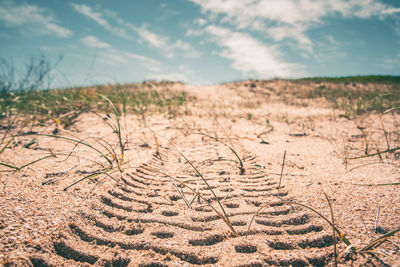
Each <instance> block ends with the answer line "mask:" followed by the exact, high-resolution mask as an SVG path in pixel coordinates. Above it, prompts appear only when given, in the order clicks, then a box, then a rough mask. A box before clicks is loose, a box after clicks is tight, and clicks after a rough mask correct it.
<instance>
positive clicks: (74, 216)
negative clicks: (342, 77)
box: [0, 80, 400, 266]
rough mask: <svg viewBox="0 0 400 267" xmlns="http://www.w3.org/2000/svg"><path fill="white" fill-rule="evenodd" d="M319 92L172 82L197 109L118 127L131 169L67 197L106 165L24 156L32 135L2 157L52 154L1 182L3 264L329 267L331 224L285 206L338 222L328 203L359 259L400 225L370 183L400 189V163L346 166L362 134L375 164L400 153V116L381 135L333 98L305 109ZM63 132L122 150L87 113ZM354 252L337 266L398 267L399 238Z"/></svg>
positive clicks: (73, 156)
mask: <svg viewBox="0 0 400 267" xmlns="http://www.w3.org/2000/svg"><path fill="white" fill-rule="evenodd" d="M252 84H254V85H252ZM322 85H323V84H322ZM159 86H160V90H162V85H159ZM317 86H321V84H320V83H319V84H317V83H310V82H308V83H294V82H289V81H279V80H276V81H268V82H263V81H259V82H252V81H248V82H237V83H229V84H222V85H215V86H191V85H182V84H174V85H172V88H170V90H185V91H187V92H188V94H190V95H193V96H196V101H195V102H190V103H187V104H186V106H184V107H183V108H181V109H180V112H179V113H178V114H176V115H175V116H169V115H165V114H164V115H163V114H148V115H147V116H146V117H145V121H144V120H143V119H142V118H141V117H138V116H135V115H133V114H130V115H127V116H126V117H125V118H121V123H122V126H123V134H124V140H128V146H127V151H126V152H125V155H124V159H125V163H124V164H123V165H122V166H121V167H120V168H119V169H118V168H116V169H114V170H112V171H111V172H109V175H103V176H97V177H94V178H91V179H86V180H84V181H82V182H80V183H78V184H76V185H74V186H72V187H70V188H69V189H68V190H63V189H64V188H66V187H67V186H69V185H72V184H73V183H74V182H76V181H78V180H79V179H81V178H84V177H85V176H87V175H88V173H90V172H93V171H96V170H98V169H100V168H102V167H101V166H107V163H106V162H105V160H104V159H102V158H101V157H100V156H99V154H98V153H96V152H94V151H93V150H91V149H90V148H88V147H85V146H77V147H75V146H74V144H71V143H68V142H65V141H63V140H60V139H54V138H47V137H44V136H41V137H39V138H38V140H37V142H36V143H35V144H34V145H32V146H31V147H29V148H24V147H23V144H24V142H26V141H27V140H29V138H30V137H29V136H25V137H19V138H18V140H16V141H17V143H16V144H15V145H13V146H12V147H11V148H10V149H6V150H5V151H4V153H2V154H0V161H1V162H7V163H13V164H15V165H16V166H22V165H24V164H25V163H27V162H29V161H32V160H33V159H38V158H40V157H43V156H45V155H49V153H50V152H52V153H54V154H55V155H57V157H55V158H48V159H46V160H43V161H40V162H37V163H36V164H33V165H30V166H28V167H26V168H24V169H22V170H20V171H16V172H1V173H0V196H1V202H0V262H1V264H3V265H5V266H91V265H94V266H182V265H219V266H268V265H294V266H308V265H315V266H324V265H332V264H333V261H334V239H333V237H332V228H331V227H330V225H329V224H328V223H327V222H326V221H324V220H323V219H322V218H321V217H319V216H318V215H316V214H315V213H314V212H313V211H311V210H309V209H307V208H305V207H302V206H299V205H295V204H290V203H289V202H290V201H292V202H293V201H294V202H296V203H302V204H305V205H308V206H311V207H313V208H314V209H315V210H317V211H318V212H320V213H321V214H323V215H324V216H326V217H327V218H329V219H331V214H330V208H329V205H328V202H327V201H326V198H325V196H324V192H325V193H326V195H327V196H328V197H329V199H330V201H331V204H332V208H333V212H334V218H335V225H336V226H337V228H338V229H340V230H341V231H342V232H343V233H344V234H345V235H346V236H347V238H348V239H349V240H350V241H351V243H352V244H353V246H354V247H355V248H356V249H357V250H359V249H361V248H362V247H363V246H365V245H367V244H368V243H369V242H371V241H372V240H374V239H376V238H377V237H379V236H381V235H382V234H384V233H388V232H390V231H391V230H394V229H396V228H398V227H399V222H400V193H399V185H386V186H384V185H381V186H371V185H376V184H390V183H399V182H400V176H399V173H400V171H399V163H400V161H399V153H397V154H396V153H384V154H382V155H381V157H382V158H380V157H379V155H376V156H373V157H368V158H361V159H356V160H348V161H346V160H345V157H346V155H347V157H355V156H360V155H364V151H365V140H364V141H363V139H364V138H363V135H362V133H361V131H360V130H359V129H358V128H357V124H358V125H359V126H361V127H363V128H364V129H365V130H364V131H365V132H367V133H368V140H367V141H368V143H369V145H370V147H369V152H370V153H375V152H376V151H377V148H378V149H379V151H384V150H385V148H386V147H387V142H386V138H385V131H386V132H387V133H390V135H388V140H389V141H390V144H389V145H390V147H398V146H399V144H400V140H399V127H400V118H399V114H396V113H395V112H388V113H387V114H384V115H382V116H381V119H382V122H383V126H384V129H385V131H383V127H382V123H381V120H380V119H379V116H378V115H376V114H369V115H363V116H359V117H357V118H356V119H355V120H356V121H352V120H349V119H347V118H345V117H344V116H343V114H344V111H341V110H335V109H332V108H330V105H329V103H328V102H327V101H325V100H324V99H320V98H317V99H299V98H298V97H296V96H295V94H294V93H293V92H303V93H306V92H307V91H308V90H310V89H312V88H315V87H317ZM329 86H343V85H341V84H338V85H329ZM352 86H355V87H357V86H358V87H360V88H364V89H365V90H368V89H369V87H368V86H369V85H364V84H354V85H352ZM383 86H384V85H383ZM355 122H356V123H355ZM54 127H55V126H54V124H51V123H50V124H49V126H47V127H34V128H33V129H30V130H32V131H37V132H40V133H51V132H52V131H53V130H54ZM4 131H5V130H4V129H3V130H1V132H0V133H1V134H4ZM58 135H60V136H74V137H75V138H79V139H80V138H82V139H83V138H88V137H91V138H92V139H85V140H87V142H91V143H93V144H96V145H97V146H98V147H99V144H98V143H96V142H95V139H94V138H102V140H105V141H107V142H108V143H110V144H113V145H115V146H117V141H118V140H117V139H116V137H115V134H113V132H112V130H111V129H110V128H109V127H108V126H107V125H106V124H105V123H103V122H102V120H101V119H100V118H99V117H98V116H96V115H94V114H83V115H81V116H80V117H79V119H78V122H77V123H75V124H74V125H73V126H72V127H71V128H70V129H68V130H65V129H59V133H58ZM215 137H217V139H215ZM97 140H100V139H97ZM18 142H20V144H19V143H18ZM116 149H117V148H116ZM231 149H233V150H234V151H235V152H236V153H237V155H238V156H239V157H240V159H241V160H242V164H243V166H242V167H241V166H240V162H239V161H238V159H237V157H236V156H235V154H234V153H233V152H232V150H231ZM103 150H104V149H103ZM178 151H180V152H181V153H182V154H183V155H185V156H186V157H187V158H188V159H189V160H190V162H191V163H192V164H193V165H194V166H195V167H196V168H197V170H198V171H199V172H200V173H201V175H202V176H203V177H204V179H206V180H207V182H208V184H209V186H210V187H211V188H212V189H213V191H214V192H215V194H216V196H217V198H218V199H219V200H220V203H221V204H222V205H223V207H224V209H225V212H226V213H227V215H228V218H229V221H230V224H231V225H232V227H233V228H234V231H235V232H233V231H232V230H231V229H230V228H229V227H228V225H227V224H226V223H225V222H224V221H223V220H222V219H221V217H219V216H218V214H217V213H216V212H215V211H213V209H212V207H214V208H215V209H216V210H217V211H218V212H219V213H220V214H222V213H223V212H222V211H221V209H220V207H219V205H218V203H217V201H215V197H214V195H213V193H212V192H211V191H210V190H209V187H208V186H207V185H206V183H205V182H204V181H203V180H202V179H201V177H200V175H199V174H198V173H197V172H196V171H195V170H194V168H193V167H191V166H190V164H189V163H188V162H187V161H186V160H185V159H184V157H183V156H182V155H181V154H180V153H179V152H178ZM285 151H286V157H285V161H284V162H285V163H284V168H283V172H282V175H281V171H282V162H283V156H284V153H285ZM71 152H73V153H71ZM69 154H70V155H69ZM68 155H69V156H68ZM2 170H5V168H3V167H2ZM183 184H185V186H183ZM279 184H280V186H279ZM366 185H370V186H366ZM188 187H190V188H191V189H189V188H188ZM192 190H194V191H197V192H199V194H200V196H201V197H198V196H196V195H195V194H194V192H193V191H192ZM211 206H212V207H211ZM378 210H379V216H377V215H378ZM256 212H258V215H257V216H256V217H254V215H255V213H256ZM250 222H252V223H251V226H250V229H249V225H250ZM235 233H236V234H237V235H238V236H235ZM346 247H347V246H346V245H345V244H344V243H343V242H342V241H340V242H338V245H337V251H338V253H340V255H339V257H338V261H339V265H343V266H348V265H350V264H353V265H355V266H360V265H365V264H370V265H377V266H381V265H382V266H384V265H385V264H386V265H389V266H399V262H400V250H399V248H400V238H399V235H397V236H394V237H392V238H390V239H389V240H388V241H386V242H384V243H383V244H382V245H381V246H379V247H378V248H376V249H374V252H375V254H373V255H371V254H361V253H357V254H351V253H345V251H346Z"/></svg>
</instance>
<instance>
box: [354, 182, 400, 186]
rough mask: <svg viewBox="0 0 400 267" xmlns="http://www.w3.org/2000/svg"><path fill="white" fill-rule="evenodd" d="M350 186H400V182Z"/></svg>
mask: <svg viewBox="0 0 400 267" xmlns="http://www.w3.org/2000/svg"><path fill="white" fill-rule="evenodd" d="M351 185H359V186H387V185H400V182H395V183H385V184H351Z"/></svg>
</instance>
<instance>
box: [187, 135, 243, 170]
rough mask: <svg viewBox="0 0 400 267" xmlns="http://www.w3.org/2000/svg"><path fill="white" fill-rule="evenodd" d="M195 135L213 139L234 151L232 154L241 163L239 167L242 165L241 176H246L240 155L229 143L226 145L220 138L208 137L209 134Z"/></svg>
mask: <svg viewBox="0 0 400 267" xmlns="http://www.w3.org/2000/svg"><path fill="white" fill-rule="evenodd" d="M195 134H199V135H203V136H207V137H209V138H211V139H214V140H215V141H217V142H220V143H221V144H223V145H225V146H226V147H228V148H229V150H230V151H232V153H233V154H234V155H235V156H236V158H237V159H238V161H239V165H240V167H239V169H240V174H244V165H243V162H242V159H241V158H240V157H239V155H238V154H237V152H236V151H235V149H233V148H232V147H231V146H229V145H228V144H227V143H225V142H224V141H222V140H221V139H219V138H217V137H214V136H211V135H208V134H205V133H201V132H197V133H195Z"/></svg>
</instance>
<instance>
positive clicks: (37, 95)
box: [0, 83, 191, 127]
mask: <svg viewBox="0 0 400 267" xmlns="http://www.w3.org/2000/svg"><path fill="white" fill-rule="evenodd" d="M153 85H156V86H157V84H151V83H148V84H147V83H146V84H144V85H138V84H130V85H100V86H95V87H82V88H70V89H51V90H29V91H23V90H18V91H3V92H0V119H1V118H3V117H7V116H8V115H10V114H19V115H28V116H31V119H32V120H35V121H39V122H44V121H46V120H58V122H59V123H61V124H62V125H64V126H65V127H68V126H69V125H71V124H72V123H73V122H74V121H75V119H76V118H77V117H78V116H79V114H82V113H84V112H88V111H91V110H95V111H99V112H105V113H110V112H112V108H111V106H110V105H109V104H108V103H105V102H104V101H101V96H100V95H104V96H106V97H107V98H109V99H110V100H111V101H112V103H114V105H115V106H116V108H117V109H118V112H120V113H121V114H122V113H127V112H132V113H135V114H139V115H141V116H144V115H145V114H148V113H153V112H166V113H168V114H170V115H174V114H176V112H177V111H178V108H179V106H181V105H183V104H184V103H185V102H186V101H188V100H190V99H191V97H189V96H188V95H187V94H186V93H185V92H184V91H180V92H177V91H171V90H168V89H164V88H163V90H157V88H153ZM160 85H163V84H160ZM165 87H167V88H168V86H165Z"/></svg>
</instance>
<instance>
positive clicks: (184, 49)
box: [131, 24, 201, 58]
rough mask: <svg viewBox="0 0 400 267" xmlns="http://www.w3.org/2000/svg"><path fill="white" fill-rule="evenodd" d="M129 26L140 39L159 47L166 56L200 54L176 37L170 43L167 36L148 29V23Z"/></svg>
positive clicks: (197, 55) (194, 56)
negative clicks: (137, 26)
mask: <svg viewBox="0 0 400 267" xmlns="http://www.w3.org/2000/svg"><path fill="white" fill-rule="evenodd" d="M131 28H132V29H134V30H135V31H136V32H137V33H138V34H139V36H140V37H141V38H142V40H144V41H146V42H147V43H149V44H150V45H151V46H153V47H156V48H158V49H160V50H161V51H162V53H163V54H164V56H166V57H169V58H171V57H173V56H175V55H177V54H179V55H182V56H183V57H185V58H198V57H200V56H201V53H200V52H199V51H197V50H196V49H194V48H193V47H192V46H191V44H190V43H188V42H184V41H182V40H179V39H178V40H177V41H176V42H175V43H173V44H171V43H170V42H169V39H170V38H169V37H168V36H163V35H160V34H156V33H155V32H152V31H150V30H148V28H149V25H146V24H145V25H143V26H142V27H140V28H136V27H134V26H133V25H131Z"/></svg>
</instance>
